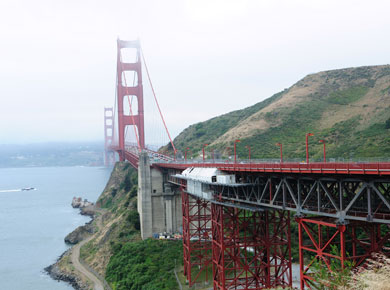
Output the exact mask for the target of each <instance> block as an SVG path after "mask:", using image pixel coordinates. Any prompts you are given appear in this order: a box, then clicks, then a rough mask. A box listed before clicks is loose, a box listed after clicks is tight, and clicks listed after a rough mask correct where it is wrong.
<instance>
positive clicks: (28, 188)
mask: <svg viewBox="0 0 390 290" xmlns="http://www.w3.org/2000/svg"><path fill="white" fill-rule="evenodd" d="M34 189H35V188H34V187H25V188H22V190H23V191H26V190H34Z"/></svg>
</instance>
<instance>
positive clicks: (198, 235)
mask: <svg viewBox="0 0 390 290" xmlns="http://www.w3.org/2000/svg"><path fill="white" fill-rule="evenodd" d="M210 210H211V208H210V202H209V201H206V200H202V199H199V198H195V197H193V196H190V195H189V194H188V193H186V192H184V190H183V188H182V212H183V264H184V275H185V276H186V277H187V280H188V284H189V287H192V286H193V285H194V284H195V283H196V281H197V280H198V279H199V277H200V276H203V275H204V277H202V280H205V281H206V282H208V279H209V278H208V275H209V273H208V272H209V271H210V270H211V211H210Z"/></svg>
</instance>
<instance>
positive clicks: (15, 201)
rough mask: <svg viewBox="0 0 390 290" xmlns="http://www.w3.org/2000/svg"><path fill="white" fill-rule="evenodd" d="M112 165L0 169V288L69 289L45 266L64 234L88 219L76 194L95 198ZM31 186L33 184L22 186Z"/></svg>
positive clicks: (58, 249)
mask: <svg viewBox="0 0 390 290" xmlns="http://www.w3.org/2000/svg"><path fill="white" fill-rule="evenodd" d="M110 173H111V170H110V169H106V168H98V167H41V168H1V169H0V289H1V290H64V289H73V288H72V287H71V286H69V285H68V284H66V283H64V282H57V281H54V280H52V279H51V278H50V277H49V276H48V275H47V274H46V273H45V272H44V270H43V269H44V268H45V267H47V266H48V265H50V264H53V263H54V262H55V261H56V260H57V258H58V257H59V256H60V255H61V254H62V253H63V252H64V251H65V250H67V249H68V246H67V245H66V244H65V243H64V237H65V236H66V235H67V234H68V233H69V232H71V231H72V230H74V229H75V228H76V227H78V226H80V225H83V224H84V223H85V222H88V221H89V220H90V218H89V217H86V216H82V215H80V214H79V210H78V209H73V208H72V207H71V205H70V204H71V201H72V198H73V197H74V196H81V197H82V198H87V199H88V200H90V201H93V202H95V201H96V199H97V198H98V197H99V195H100V194H101V192H102V191H103V189H104V187H105V185H106V183H107V181H108V178H109V176H110ZM29 187H34V188H36V190H24V191H23V190H21V189H22V188H29Z"/></svg>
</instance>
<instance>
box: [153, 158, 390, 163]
mask: <svg viewBox="0 0 390 290" xmlns="http://www.w3.org/2000/svg"><path fill="white" fill-rule="evenodd" d="M155 163H177V164H194V163H197V164H199V163H208V164H212V163H218V164H221V163H228V164H234V163H236V164H251V163H253V164H256V163H259V164H260V163H275V164H279V163H281V164H297V163H299V164H306V161H305V160H302V158H291V159H286V160H283V162H280V159H275V158H271V159H270V158H267V159H250V160H249V159H237V160H236V162H234V160H232V159H227V158H222V159H206V160H204V161H203V159H202V158H196V159H195V158H194V159H187V160H185V159H184V158H177V159H176V160H174V159H173V158H170V159H169V160H165V161H163V160H156V161H155ZM309 163H316V164H328V163H329V164H331V163H333V164H334V163H342V164H346V163H351V164H356V163H390V158H387V157H378V158H329V159H327V161H326V162H324V160H323V159H314V158H313V159H310V160H309Z"/></svg>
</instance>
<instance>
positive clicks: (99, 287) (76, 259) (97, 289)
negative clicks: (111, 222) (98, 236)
mask: <svg viewBox="0 0 390 290" xmlns="http://www.w3.org/2000/svg"><path fill="white" fill-rule="evenodd" d="M97 211H99V212H100V213H101V215H99V216H98V217H97V218H96V224H97V225H98V227H99V229H100V228H101V227H102V215H103V213H104V212H103V211H102V210H97ZM93 237H94V235H92V236H90V237H89V238H87V239H85V240H83V241H82V242H80V243H78V244H77V245H74V246H73V248H72V254H71V256H70V259H71V261H72V264H73V266H74V267H75V269H76V270H77V271H79V272H80V273H81V274H82V275H84V276H86V277H87V278H88V279H89V280H91V281H92V282H93V289H94V290H104V285H103V283H102V282H101V281H100V280H99V279H98V278H97V277H96V276H95V275H94V274H93V273H92V272H90V271H89V270H88V269H87V268H85V267H84V265H82V264H81V263H80V248H81V247H82V246H83V245H85V244H86V243H88V242H89V241H90V240H92V238H93Z"/></svg>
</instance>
